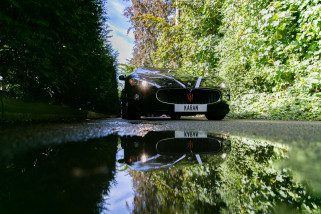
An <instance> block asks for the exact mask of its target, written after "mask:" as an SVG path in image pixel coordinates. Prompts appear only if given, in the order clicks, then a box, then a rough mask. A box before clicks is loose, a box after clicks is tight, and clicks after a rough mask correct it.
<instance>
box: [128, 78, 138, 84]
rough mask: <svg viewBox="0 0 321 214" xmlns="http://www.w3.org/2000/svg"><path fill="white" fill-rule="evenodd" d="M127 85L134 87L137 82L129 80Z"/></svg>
mask: <svg viewBox="0 0 321 214" xmlns="http://www.w3.org/2000/svg"><path fill="white" fill-rule="evenodd" d="M129 84H130V85H131V86H135V85H137V84H138V81H137V80H136V79H129Z"/></svg>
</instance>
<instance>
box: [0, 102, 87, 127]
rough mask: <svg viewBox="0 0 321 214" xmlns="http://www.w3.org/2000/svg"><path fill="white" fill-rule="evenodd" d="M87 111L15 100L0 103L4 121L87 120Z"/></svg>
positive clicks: (1, 117) (1, 116)
mask: <svg viewBox="0 0 321 214" xmlns="http://www.w3.org/2000/svg"><path fill="white" fill-rule="evenodd" d="M86 117H87V112H86V111H81V110H75V109H73V108H70V107H64V106H58V105H50V104H46V103H40V102H24V101H21V100H17V99H14V98H3V105H2V104H1V103H0V120H2V121H44V120H45V121H58V120H74V119H85V118H86Z"/></svg>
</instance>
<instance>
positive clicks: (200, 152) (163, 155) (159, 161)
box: [119, 131, 230, 171]
mask: <svg viewBox="0 0 321 214" xmlns="http://www.w3.org/2000/svg"><path fill="white" fill-rule="evenodd" d="M121 145H122V148H123V149H124V159H123V160H119V162H125V163H126V164H127V165H128V166H129V167H130V168H131V169H134V170H137V171H149V170H155V169H161V168H169V167H171V166H174V165H178V164H189V165H190V164H203V163H206V162H209V161H210V160H211V161H214V162H222V161H223V160H224V159H225V158H226V155H227V153H228V152H229V151H230V142H229V140H227V139H226V138H224V137H223V136H218V135H214V134H208V133H205V132H191V131H162V132H154V131H152V132H148V133H147V134H146V135H145V136H144V137H138V136H124V137H122V138H121Z"/></svg>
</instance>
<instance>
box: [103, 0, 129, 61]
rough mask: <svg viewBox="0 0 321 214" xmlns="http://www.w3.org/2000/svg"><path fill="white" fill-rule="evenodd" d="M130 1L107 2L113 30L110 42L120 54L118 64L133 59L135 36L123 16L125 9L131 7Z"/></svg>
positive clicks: (109, 21)
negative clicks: (129, 30)
mask: <svg viewBox="0 0 321 214" xmlns="http://www.w3.org/2000/svg"><path fill="white" fill-rule="evenodd" d="M130 4H131V3H130V1H124V0H107V4H106V8H107V14H108V17H109V20H108V26H109V28H110V30H112V32H111V33H110V34H111V36H112V37H111V38H110V42H111V44H112V46H113V49H114V50H116V51H117V52H118V54H119V55H118V62H119V63H126V62H127V60H128V59H130V58H131V57H132V50H133V46H134V35H133V32H132V31H131V32H130V33H129V34H127V31H128V29H129V28H130V23H129V22H128V19H127V18H126V17H125V16H124V15H123V11H124V9H125V8H126V7H127V6H129V5H130Z"/></svg>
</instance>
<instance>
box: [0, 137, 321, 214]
mask: <svg viewBox="0 0 321 214" xmlns="http://www.w3.org/2000/svg"><path fill="white" fill-rule="evenodd" d="M4 151H6V152H4ZM9 151H10V152H9ZM8 152H9V153H10V154H8ZM320 160H321V142H315V143H309V144H304V143H299V142H298V143H291V144H286V143H282V144H281V143H277V142H271V141H267V140H259V139H254V138H246V137H238V136H227V135H222V134H220V135H218V134H213V133H206V132H189V131H161V132H155V131H150V132H148V133H147V134H145V135H144V136H126V135H124V136H116V135H110V136H108V137H105V138H100V139H94V140H88V141H85V142H71V143H64V144H53V145H46V144H41V145H39V146H37V147H30V148H29V147H28V149H19V148H10V150H2V151H0V161H1V162H0V175H1V176H0V187H1V188H0V213H21V212H23V213H44V212H46V213H48V212H49V213H107V212H111V213H128V212H129V213H154V212H159V213H181V212H191V213H192V212H193V213H194V212H198V213H205V212H211V213H218V212H230V213H240V212H246V213H248V212H254V213H256V212H262V213H271V212H275V213H293V212H316V213H320V211H321V209H320V207H321V185H320V184H321V174H320V172H321V167H320V164H319V163H320Z"/></svg>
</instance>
